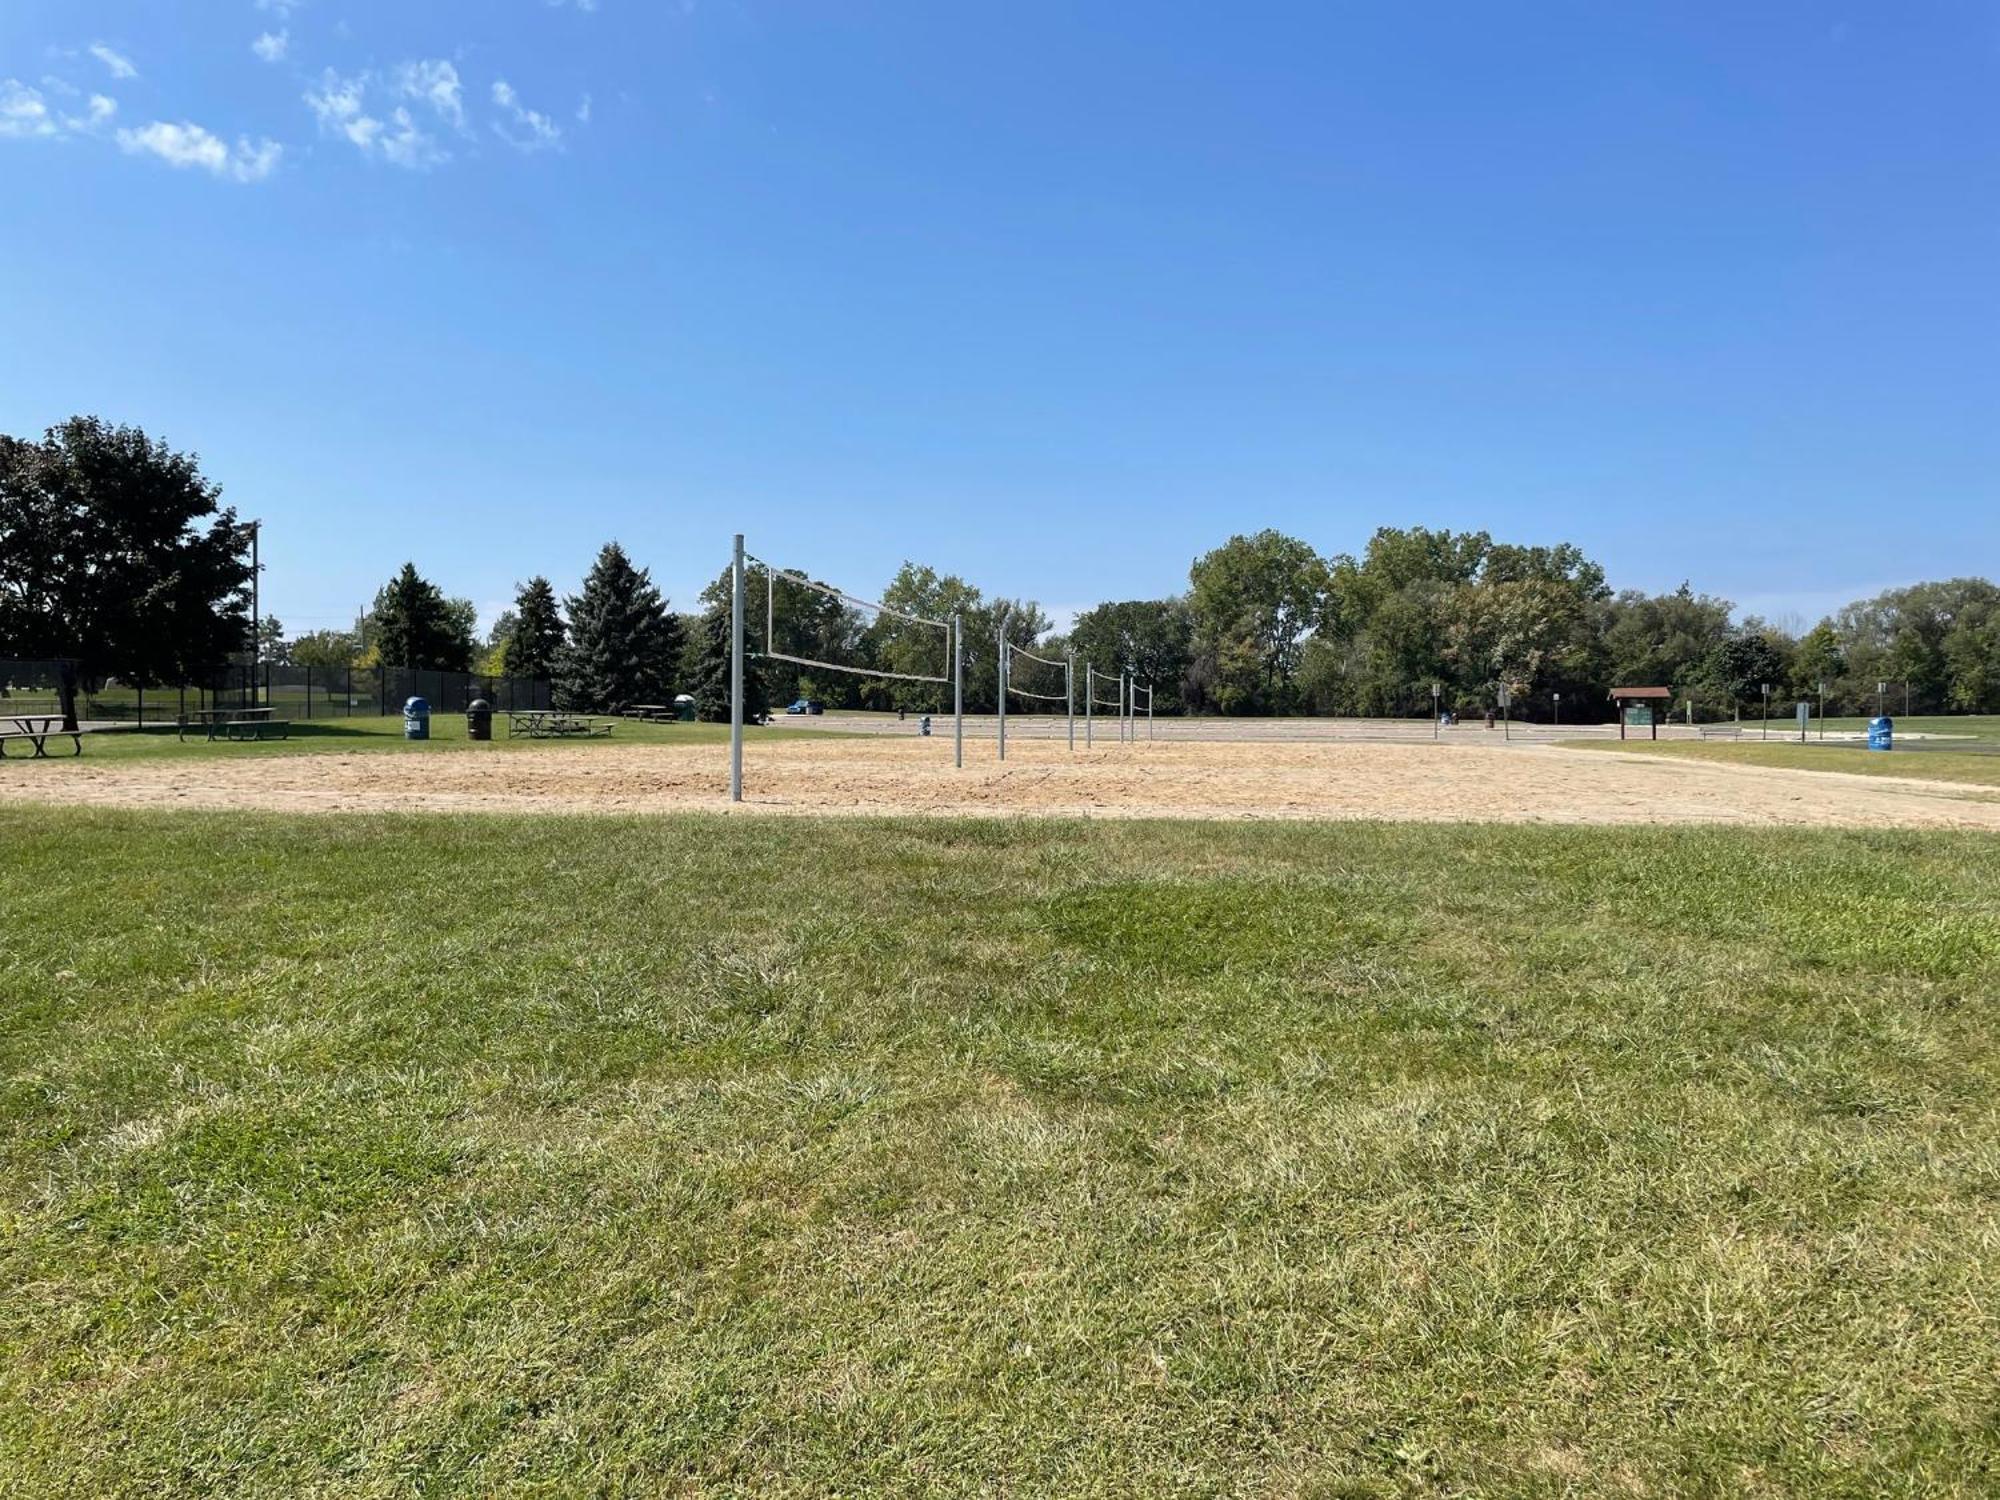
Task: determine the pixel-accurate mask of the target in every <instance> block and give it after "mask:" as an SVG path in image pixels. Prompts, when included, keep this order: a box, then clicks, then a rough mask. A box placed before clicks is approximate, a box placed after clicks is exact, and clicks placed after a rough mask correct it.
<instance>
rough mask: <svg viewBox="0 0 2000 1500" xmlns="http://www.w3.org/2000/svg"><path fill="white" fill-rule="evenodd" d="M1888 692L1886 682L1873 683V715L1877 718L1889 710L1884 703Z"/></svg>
mask: <svg viewBox="0 0 2000 1500" xmlns="http://www.w3.org/2000/svg"><path fill="white" fill-rule="evenodd" d="M1888 694H1889V684H1888V683H1886V682H1877V683H1876V684H1875V717H1876V718H1878V719H1879V718H1881V717H1882V715H1884V714H1885V713H1887V712H1888V711H1889V710H1888V707H1887V704H1886V699H1887V698H1888Z"/></svg>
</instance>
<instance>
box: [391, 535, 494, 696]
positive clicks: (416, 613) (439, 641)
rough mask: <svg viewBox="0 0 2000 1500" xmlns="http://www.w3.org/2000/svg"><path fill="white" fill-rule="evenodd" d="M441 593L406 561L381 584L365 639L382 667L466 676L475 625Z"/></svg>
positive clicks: (469, 665)
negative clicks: (464, 674) (457, 673)
mask: <svg viewBox="0 0 2000 1500" xmlns="http://www.w3.org/2000/svg"><path fill="white" fill-rule="evenodd" d="M461 604H462V601H454V600H449V599H446V598H445V596H444V593H443V591H442V590H440V589H439V588H438V586H437V585H436V584H434V583H432V582H431V581H430V580H429V579H427V578H425V577H424V576H423V575H422V574H421V573H419V572H418V571H417V565H416V564H415V563H410V562H406V563H404V564H403V566H402V570H401V571H400V572H398V573H397V574H396V576H395V577H394V578H392V579H390V580H389V581H388V583H386V584H384V585H383V586H382V590H381V592H380V593H378V594H377V595H376V596H375V607H374V609H373V610H372V611H371V612H370V614H369V629H368V638H369V640H370V642H371V643H372V644H373V645H374V647H375V652H376V658H377V660H379V661H380V662H381V663H382V665H383V666H385V667H411V668H414V669H416V670H418V671H426V672H469V671H471V670H472V658H473V656H474V654H475V652H476V651H477V650H478V645H477V642H476V641H475V640H474V638H473V622H472V620H471V619H470V618H468V612H467V610H466V609H465V608H463V607H460V606H461Z"/></svg>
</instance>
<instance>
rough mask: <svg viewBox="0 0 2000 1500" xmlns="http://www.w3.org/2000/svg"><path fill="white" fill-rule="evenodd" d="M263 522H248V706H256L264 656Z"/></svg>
mask: <svg viewBox="0 0 2000 1500" xmlns="http://www.w3.org/2000/svg"><path fill="white" fill-rule="evenodd" d="M263 530H264V523H263V522H262V521H252V522H251V523H250V706H251V707H252V708H255V707H256V706H257V701H258V700H257V667H258V664H259V663H260V662H261V661H262V660H263V656H264V640H263V635H264V612H263V603H262V599H263V596H262V590H261V584H262V582H263V576H264V564H263V563H262V561H261V560H260V559H259V557H258V546H257V544H258V539H259V537H260V536H261V534H262V533H263Z"/></svg>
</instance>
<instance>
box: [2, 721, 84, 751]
mask: <svg viewBox="0 0 2000 1500" xmlns="http://www.w3.org/2000/svg"><path fill="white" fill-rule="evenodd" d="M10 725H11V726H12V727H11V728H9V727H6V726H10ZM64 735H68V736H69V738H70V742H71V743H72V744H73V745H75V746H76V748H75V749H74V750H72V751H71V752H70V756H71V758H72V759H74V758H75V757H76V756H79V755H81V754H83V731H82V730H81V729H65V728H63V716H62V715H61V714H8V715H6V716H4V717H0V760H4V759H6V756H7V746H8V743H9V742H10V741H13V740H26V741H27V742H28V743H29V744H30V745H33V746H34V747H35V748H34V753H33V754H31V755H30V756H29V757H28V759H30V760H47V759H48V758H49V741H50V740H52V739H61V738H62V737H63V736H64Z"/></svg>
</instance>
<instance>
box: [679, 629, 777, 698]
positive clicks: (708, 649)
mask: <svg viewBox="0 0 2000 1500" xmlns="http://www.w3.org/2000/svg"><path fill="white" fill-rule="evenodd" d="M731 633H732V625H731V620H730V613H729V608H728V606H727V605H723V606H721V607H716V606H711V607H710V608H709V610H708V611H707V613H705V614H704V615H702V617H701V623H700V625H699V627H698V633H697V640H698V642H699V649H698V650H696V651H695V652H694V653H692V654H693V656H694V661H695V675H694V683H693V686H692V687H691V688H689V691H690V692H691V693H692V694H693V695H694V711H695V717H696V718H698V719H700V720H701V721H702V722H703V723H705V724H727V723H728V722H729V653H730V638H731ZM770 711H771V695H770V689H769V687H768V686H767V685H766V684H765V680H764V662H763V659H762V658H761V657H759V656H757V655H756V654H755V653H753V652H750V651H749V650H747V649H746V650H745V652H744V658H743V718H744V721H745V722H746V723H755V722H756V721H758V720H760V719H762V718H763V717H764V716H765V715H766V714H768V713H769V712H770Z"/></svg>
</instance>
